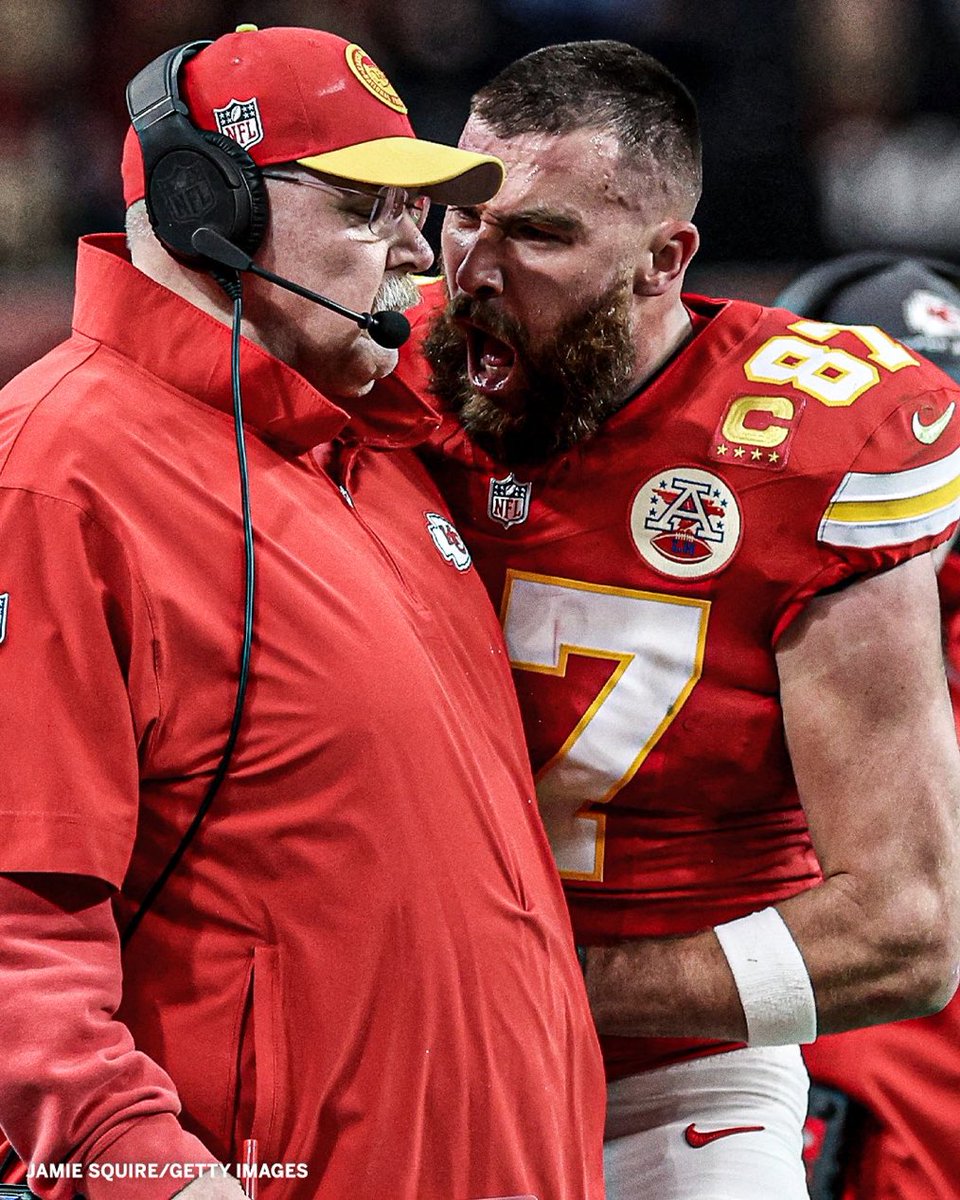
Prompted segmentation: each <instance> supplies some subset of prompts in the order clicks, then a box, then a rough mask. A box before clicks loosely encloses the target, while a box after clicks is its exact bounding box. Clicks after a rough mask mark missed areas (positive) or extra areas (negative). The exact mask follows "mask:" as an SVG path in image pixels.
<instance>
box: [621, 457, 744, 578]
mask: <svg viewBox="0 0 960 1200" xmlns="http://www.w3.org/2000/svg"><path fill="white" fill-rule="evenodd" d="M630 532H631V534H632V535H633V541H634V545H635V546H636V547H637V549H638V550H639V551H640V554H641V555H642V557H643V558H644V559H645V560H646V562H647V563H648V564H649V565H650V566H651V567H653V569H654V570H655V571H658V572H659V573H660V574H661V575H669V576H672V577H673V578H675V579H700V578H703V577H704V576H705V575H712V574H713V573H714V572H715V571H719V570H720V568H721V567H724V566H726V564H727V563H728V562H729V561H730V559H731V558H732V557H733V555H734V553H735V552H736V549H737V546H738V545H739V544H740V506H739V505H738V503H737V498H736V496H735V495H734V494H733V492H732V491H731V489H730V488H729V487H728V486H727V485H726V484H725V483H724V481H723V480H722V479H720V478H719V477H718V476H716V475H713V474H712V473H711V472H710V471H702V470H700V469H699V468H698V467H670V468H668V469H667V470H666V471H660V472H659V473H658V474H656V475H653V476H651V477H650V478H649V479H648V480H647V481H646V483H644V484H643V486H642V487H641V488H640V490H639V491H638V492H637V494H636V496H634V499H633V504H632V506H631V509H630Z"/></svg>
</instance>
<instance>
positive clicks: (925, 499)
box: [817, 449, 960, 550]
mask: <svg viewBox="0 0 960 1200" xmlns="http://www.w3.org/2000/svg"><path fill="white" fill-rule="evenodd" d="M958 518H960V449H958V450H954V452H953V453H952V454H949V455H947V457H946V458H941V459H938V460H937V462H932V463H927V464H926V466H923V467H911V468H910V470H908V471H891V472H889V473H888V474H885V475H868V474H865V473H864V474H860V473H857V472H850V473H849V474H847V475H846V476H844V479H843V481H842V482H841V484H840V486H839V487H838V488H837V490H836V492H834V494H833V498H832V500H831V501H830V503H829V504H828V505H827V510H826V512H825V513H824V514H823V520H822V521H821V522H820V528H819V530H818V532H817V541H819V542H825V543H826V544H827V545H830V546H855V547H857V548H858V549H862V550H871V549H873V548H875V547H878V546H898V545H903V544H905V543H907V542H913V541H917V540H918V539H919V538H925V537H935V536H936V535H937V534H939V533H943V531H944V530H945V529H947V528H948V526H950V525H952V524H953V522H954V521H956V520H957V519H958Z"/></svg>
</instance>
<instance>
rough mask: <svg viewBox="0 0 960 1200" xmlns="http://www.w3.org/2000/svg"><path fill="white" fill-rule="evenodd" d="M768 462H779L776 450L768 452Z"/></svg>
mask: <svg viewBox="0 0 960 1200" xmlns="http://www.w3.org/2000/svg"><path fill="white" fill-rule="evenodd" d="M770 461H771V462H779V461H780V455H779V454H778V453H777V452H776V450H771V451H770Z"/></svg>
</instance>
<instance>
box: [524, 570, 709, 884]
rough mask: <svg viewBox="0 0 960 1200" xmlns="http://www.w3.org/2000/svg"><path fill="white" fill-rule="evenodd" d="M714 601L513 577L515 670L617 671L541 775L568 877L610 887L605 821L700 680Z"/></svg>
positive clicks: (540, 788)
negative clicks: (587, 666) (583, 661)
mask: <svg viewBox="0 0 960 1200" xmlns="http://www.w3.org/2000/svg"><path fill="white" fill-rule="evenodd" d="M709 611H710V601H709V600H693V599H688V598H686V597H681V596H663V595H658V594H657V593H655V592H639V591H634V590H632V589H630V588H618V587H606V586H603V585H600V584H593V583H584V582H582V581H579V580H575V579H559V578H555V577H553V576H549V575H534V574H529V573H527V572H524V571H513V570H511V571H508V572H507V578H506V584H505V587H504V594H503V605H502V608H501V619H502V622H503V631H504V636H505V638H506V643H507V650H508V653H509V655H510V663H511V665H512V666H513V667H515V668H517V669H519V670H522V671H536V672H540V673H541V674H546V675H558V676H564V675H566V672H567V662H568V659H569V657H570V655H571V654H573V655H585V656H587V657H590V658H606V659H610V660H611V661H613V662H615V663H616V664H617V665H616V667H615V669H614V670H613V672H612V674H611V675H610V678H609V679H608V680H607V682H606V683H605V684H604V685H603V687H602V688H601V689H600V691H599V692H598V693H597V695H596V696H595V697H593V699H592V701H591V702H590V703H589V704H588V705H587V707H586V710H585V711H584V713H583V714H582V715H581V717H580V719H579V720H578V722H577V724H576V726H575V727H574V729H573V731H572V732H571V733H570V734H569V735H568V737H567V739H566V741H565V742H564V743H563V745H562V746H561V747H560V748H559V750H557V752H556V753H555V754H554V755H553V757H552V758H551V759H550V760H549V761H548V762H546V763H545V764H544V765H543V767H541V768H540V770H539V771H538V772H537V777H536V783H537V796H538V798H539V801H540V812H541V815H542V817H543V823H544V826H545V827H546V830H547V836H548V837H549V838H550V844H551V846H552V847H553V853H554V857H555V858H556V861H557V867H558V868H559V870H560V873H561V875H563V876H564V878H567V879H590V880H600V879H602V878H603V852H604V834H605V826H606V817H605V816H604V814H603V813H597V812H593V811H592V808H593V806H594V805H597V804H605V803H606V802H607V801H609V800H611V799H612V798H613V797H614V796H615V795H616V794H617V792H619V791H620V789H621V788H622V787H623V786H624V784H626V783H628V782H629V780H631V779H632V778H633V776H634V775H635V774H636V772H637V771H638V770H639V769H640V767H641V766H642V764H643V761H644V759H645V758H646V757H647V755H648V754H649V753H650V751H651V750H652V749H653V747H654V746H655V745H656V744H657V742H658V740H659V739H660V737H661V735H662V734H663V732H664V730H665V729H667V727H668V726H669V725H670V723H671V722H672V721H673V719H674V717H675V716H676V715H677V713H678V712H679V711H680V708H681V707H682V705H683V704H684V702H685V701H686V699H687V697H688V696H689V695H690V692H691V691H692V690H693V687H694V685H695V684H696V682H697V680H698V679H699V678H700V673H701V670H702V667H703V650H704V643H705V639H706V633H707V618H708V615H709Z"/></svg>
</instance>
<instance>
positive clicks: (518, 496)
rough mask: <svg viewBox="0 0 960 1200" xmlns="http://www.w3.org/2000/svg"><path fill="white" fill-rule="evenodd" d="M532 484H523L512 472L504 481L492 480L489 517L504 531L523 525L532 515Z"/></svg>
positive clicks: (488, 503)
mask: <svg viewBox="0 0 960 1200" xmlns="http://www.w3.org/2000/svg"><path fill="white" fill-rule="evenodd" d="M532 488H533V484H531V483H521V482H520V480H519V479H517V477H516V476H515V475H514V473H513V472H512V471H511V472H510V474H509V475H505V476H504V477H503V479H491V480H490V489H489V491H488V492H487V516H488V517H489V518H490V520H491V521H497V522H498V523H499V524H500V525H502V526H503V527H504V529H509V528H510V526H511V525H522V524H523V522H524V521H525V520H526V519H527V517H528V516H529V515H530V492H531V489H532Z"/></svg>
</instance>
